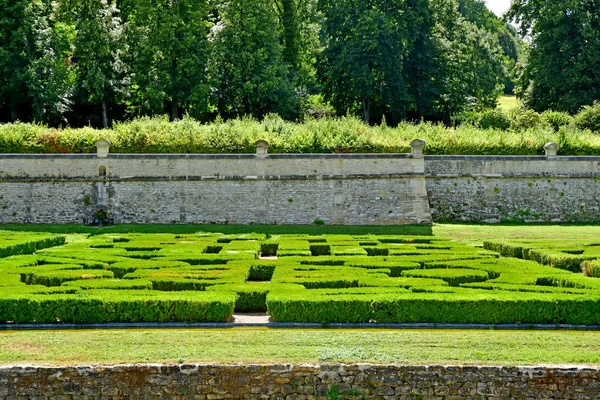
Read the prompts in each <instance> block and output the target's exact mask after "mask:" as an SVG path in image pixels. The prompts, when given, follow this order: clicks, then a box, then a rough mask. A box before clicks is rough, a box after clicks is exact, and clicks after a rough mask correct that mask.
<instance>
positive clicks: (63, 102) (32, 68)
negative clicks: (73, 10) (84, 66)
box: [26, 0, 75, 122]
mask: <svg viewBox="0 0 600 400" xmlns="http://www.w3.org/2000/svg"><path fill="white" fill-rule="evenodd" d="M27 14H28V19H29V20H30V21H31V40H30V41H29V43H28V44H29V46H28V48H27V53H28V58H29V67H28V73H27V76H26V85H27V89H28V93H29V96H30V98H31V100H32V117H33V119H34V120H35V121H40V122H52V121H60V122H66V120H65V117H64V115H65V113H66V112H67V111H70V107H69V105H70V104H71V97H72V95H73V88H74V74H73V70H72V67H71V55H72V46H71V45H72V42H73V38H74V37H75V30H74V27H73V26H71V25H69V24H66V23H63V22H60V21H58V20H57V13H56V10H55V4H54V3H53V2H47V1H43V0H31V2H30V4H29V6H28V8H27Z"/></svg>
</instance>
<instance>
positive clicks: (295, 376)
mask: <svg viewBox="0 0 600 400" xmlns="http://www.w3.org/2000/svg"><path fill="white" fill-rule="evenodd" d="M336 393H337V394H339V397H335V396H334V394H336ZM363 396H364V397H363ZM73 398H75V399H100V398H102V399H159V398H171V399H298V400H300V399H303V400H304V399H325V398H330V399H336V398H346V399H348V398H357V399H358V398H366V399H399V400H402V399H407V400H408V399H410V400H414V399H423V400H459V399H461V400H462V399H489V400H501V399H555V400H558V399H573V400H575V399H577V400H585V399H598V398H600V370H599V369H596V368H593V369H592V368H543V367H522V368H518V367H472V366H464V367H460V366H402V365H400V366H398V365H370V364H357V365H288V364H285V365H207V364H199V365H177V366H174V365H172V366H168V365H123V366H113V367H57V368H36V367H1V368H0V399H48V400H53V399H57V400H58V399H73Z"/></svg>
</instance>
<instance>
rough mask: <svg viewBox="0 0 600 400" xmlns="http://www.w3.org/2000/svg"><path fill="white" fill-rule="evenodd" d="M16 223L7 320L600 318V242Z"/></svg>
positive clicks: (3, 304)
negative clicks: (86, 228) (55, 229)
mask: <svg viewBox="0 0 600 400" xmlns="http://www.w3.org/2000/svg"><path fill="white" fill-rule="evenodd" d="M8 235H9V234H6V235H4V236H2V234H0V240H3V241H0V251H4V252H3V253H2V254H3V255H4V257H3V258H0V322H6V323H60V322H64V323H105V322H172V321H177V322H225V321H229V320H230V318H231V316H232V314H233V312H234V311H236V312H265V311H266V312H268V313H269V314H270V315H271V317H272V319H273V320H274V321H278V322H318V323H329V322H352V323H360V322H377V323H420V322H430V323H485V324H501V323H521V324H533V323H553V324H560V323H568V324H600V280H599V279H597V278H593V277H588V276H586V275H584V274H583V273H581V270H580V268H581V267H580V264H582V263H583V264H584V265H587V266H588V267H587V268H588V270H589V271H593V270H594V268H595V267H594V266H595V265H596V263H597V261H596V258H600V245H599V244H595V243H575V242H573V243H571V242H565V241H563V242H560V243H550V242H544V241H535V242H534V241H521V242H516V241H513V242H486V243H485V246H484V247H485V248H476V247H472V246H467V245H464V244H461V243H458V242H454V241H451V240H448V239H443V238H438V237H430V236H426V237H416V236H375V235H365V236H352V235H320V236H311V235H274V236H269V235H264V234H246V235H221V234H189V235H174V234H111V235H98V236H90V237H84V236H82V235H80V236H77V235H74V236H72V237H70V238H69V241H68V242H67V243H65V238H64V237H60V236H58V237H54V236H51V235H36V234H32V235H22V234H19V239H15V238H14V235H15V234H13V233H11V234H10V235H13V238H12V239H11V238H10V237H8ZM11 240H12V241H14V242H15V243H12V244H9V243H10V241H11ZM5 242H6V243H5ZM32 243H35V244H32ZM18 246H21V248H20V250H19V251H15V250H11V251H6V250H3V249H8V248H13V249H14V248H16V247H18ZM27 252H28V253H32V254H23V253H27ZM34 252H35V253H34ZM500 255H504V256H510V257H501V256H500ZM578 263H579V264H578ZM586 263H587V264H586ZM588 264H589V265H588ZM599 269H600V268H599ZM588 275H589V274H588ZM591 276H592V275H591Z"/></svg>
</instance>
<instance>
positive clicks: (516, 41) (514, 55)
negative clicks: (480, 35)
mask: <svg viewBox="0 0 600 400" xmlns="http://www.w3.org/2000/svg"><path fill="white" fill-rule="evenodd" d="M458 11H459V12H460V14H461V15H462V16H463V17H464V18H465V19H466V20H467V21H469V22H471V23H472V24H474V25H476V26H477V27H478V28H479V29H482V30H484V31H486V32H488V33H490V34H491V35H493V36H495V37H496V38H497V40H498V43H499V44H500V47H501V48H502V52H503V57H504V60H503V64H504V67H505V69H506V72H507V74H506V76H505V79H504V85H505V88H504V92H505V93H507V94H512V93H514V87H515V84H516V83H517V80H518V77H519V73H520V71H519V64H520V63H521V62H522V61H523V57H524V47H525V42H523V41H522V40H521V39H520V38H519V34H518V32H517V30H516V29H515V28H514V27H513V26H512V25H511V24H509V23H508V22H507V21H504V20H502V19H500V18H499V17H497V16H496V15H495V14H494V13H493V12H492V11H490V10H489V9H488V8H487V7H486V5H485V2H484V1H483V0H459V6H458ZM494 40H495V39H494Z"/></svg>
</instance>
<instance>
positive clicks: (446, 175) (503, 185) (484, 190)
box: [425, 156, 600, 222]
mask: <svg viewBox="0 0 600 400" xmlns="http://www.w3.org/2000/svg"><path fill="white" fill-rule="evenodd" d="M425 173H426V175H427V191H428V198H429V204H430V207H431V213H432V215H433V219H434V220H435V221H462V222H502V221H504V222H544V221H546V222H547V221H553V222H597V221H600V157H557V158H549V159H548V158H546V157H515V156H512V157H511V156H486V157H482V156H430V157H426V160H425Z"/></svg>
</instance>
